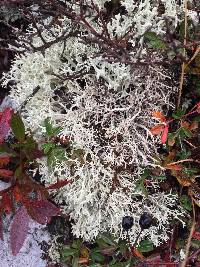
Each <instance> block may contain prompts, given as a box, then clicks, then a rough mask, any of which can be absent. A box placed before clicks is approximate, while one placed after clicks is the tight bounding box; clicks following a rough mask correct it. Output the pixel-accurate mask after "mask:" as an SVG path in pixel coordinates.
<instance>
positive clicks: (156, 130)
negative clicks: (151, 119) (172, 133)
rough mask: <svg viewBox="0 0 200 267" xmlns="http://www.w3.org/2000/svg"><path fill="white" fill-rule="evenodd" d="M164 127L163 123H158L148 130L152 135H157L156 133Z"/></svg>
mask: <svg viewBox="0 0 200 267" xmlns="http://www.w3.org/2000/svg"><path fill="white" fill-rule="evenodd" d="M164 127H165V126H164V125H162V124H158V125H156V126H154V127H152V128H151V130H150V131H151V133H152V134H153V135H158V134H160V133H162V131H163V130H164Z"/></svg>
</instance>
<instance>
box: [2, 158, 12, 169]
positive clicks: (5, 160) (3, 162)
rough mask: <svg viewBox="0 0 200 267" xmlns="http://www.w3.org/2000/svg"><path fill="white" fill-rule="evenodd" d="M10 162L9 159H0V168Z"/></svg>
mask: <svg viewBox="0 0 200 267" xmlns="http://www.w3.org/2000/svg"><path fill="white" fill-rule="evenodd" d="M9 161H10V158H9V157H0V168H2V167H4V166H6V165H7V164H8V163H9Z"/></svg>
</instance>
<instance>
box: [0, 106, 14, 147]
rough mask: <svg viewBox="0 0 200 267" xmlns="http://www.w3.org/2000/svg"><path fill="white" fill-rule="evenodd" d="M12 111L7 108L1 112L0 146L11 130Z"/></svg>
mask: <svg viewBox="0 0 200 267" xmlns="http://www.w3.org/2000/svg"><path fill="white" fill-rule="evenodd" d="M11 111H12V110H11V109H10V108H6V109H4V111H3V112H0V144H2V143H3V141H4V139H5V137H6V136H7V134H8V132H9V130H10V119H11Z"/></svg>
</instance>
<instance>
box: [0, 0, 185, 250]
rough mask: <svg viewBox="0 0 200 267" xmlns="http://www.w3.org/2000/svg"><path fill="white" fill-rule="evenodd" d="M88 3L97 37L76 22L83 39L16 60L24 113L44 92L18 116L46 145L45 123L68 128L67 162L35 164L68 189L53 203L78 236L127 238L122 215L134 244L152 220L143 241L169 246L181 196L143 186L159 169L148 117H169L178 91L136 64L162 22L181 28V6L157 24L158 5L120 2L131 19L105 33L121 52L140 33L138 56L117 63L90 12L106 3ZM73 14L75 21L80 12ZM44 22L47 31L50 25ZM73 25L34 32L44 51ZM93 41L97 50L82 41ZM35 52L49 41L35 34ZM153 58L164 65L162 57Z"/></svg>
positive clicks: (171, 7) (17, 96) (170, 5)
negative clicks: (150, 171)
mask: <svg viewBox="0 0 200 267" xmlns="http://www.w3.org/2000/svg"><path fill="white" fill-rule="evenodd" d="M62 2H65V1H62ZM85 2H86V5H88V16H87V23H86V24H88V23H89V24H90V25H92V28H93V29H94V30H95V32H93V31H91V32H90V30H89V29H87V31H86V29H85V28H84V25H83V23H82V24H81V23H80V25H79V34H78V35H77V36H71V37H68V38H67V39H66V40H65V42H63V41H60V42H58V43H55V44H52V45H51V46H50V47H48V48H46V50H45V52H43V53H42V52H40V51H34V49H33V47H31V46H28V48H29V49H27V51H26V52H25V53H24V54H23V55H22V54H19V55H18V56H16V58H15V60H14V62H13V64H12V67H11V70H10V71H9V72H8V73H6V74H5V75H4V81H3V84H4V85H6V84H7V83H8V82H10V81H14V82H15V84H14V85H13V86H12V91H11V97H12V98H13V99H14V100H15V101H16V103H17V104H18V106H19V108H20V105H22V104H23V103H24V101H26V100H27V98H28V97H29V96H30V95H31V94H32V93H33V91H34V89H35V88H36V87H37V86H39V90H38V91H37V92H36V93H35V94H34V95H33V96H32V97H31V98H30V99H29V100H28V101H27V104H26V106H25V107H23V110H22V111H21V112H22V116H23V119H24V122H25V124H26V126H27V128H30V129H31V130H32V131H33V133H34V136H35V138H36V139H37V140H39V141H40V142H42V141H43V140H44V134H45V127H44V120H45V119H46V118H49V119H50V121H51V122H52V123H53V124H54V125H56V126H61V127H62V132H61V134H60V135H61V136H63V137H65V138H66V137H67V138H68V139H69V140H70V142H71V152H70V155H69V154H68V155H67V156H68V159H67V160H64V161H63V162H57V164H56V165H55V166H51V167H49V166H48V165H47V160H46V158H43V159H40V160H38V163H39V170H40V173H41V174H42V179H43V180H44V181H45V183H46V185H49V184H52V183H55V182H56V181H57V179H58V178H59V179H60V180H65V179H71V180H72V183H70V184H68V185H66V186H65V187H63V188H62V189H60V190H59V192H57V194H56V198H55V200H56V202H57V203H58V204H60V206H61V207H62V209H63V211H64V212H65V213H67V214H70V217H71V218H72V219H73V221H74V224H73V233H74V234H75V235H76V236H77V237H79V236H81V237H83V238H84V239H85V240H92V239H94V238H95V237H96V236H97V235H98V234H99V233H101V232H105V231H110V232H111V233H113V234H115V236H116V237H124V238H125V236H126V234H125V233H124V232H123V231H122V227H121V221H122V218H123V216H125V215H131V216H132V217H133V219H134V226H133V228H132V230H131V232H130V238H131V242H133V243H134V240H135V238H136V236H137V234H138V233H139V231H140V226H139V218H140V216H141V214H143V213H144V212H148V213H149V214H151V215H152V216H153V218H155V221H156V224H155V225H154V226H152V227H150V229H148V230H145V231H143V233H142V235H141V239H142V238H144V237H147V238H149V239H150V240H152V241H153V242H154V244H155V245H159V244H160V243H161V242H162V241H164V240H167V239H168V234H169V231H170V226H169V224H170V221H171V220H172V219H173V218H176V219H179V220H180V219H181V215H182V211H181V210H180V208H179V207H177V208H176V209H174V208H173V207H174V205H175V204H176V196H175V195H173V194H172V193H169V194H166V193H160V192H159V185H158V184H157V182H155V181H153V180H152V181H151V183H150V184H149V185H148V186H147V191H148V189H149V193H148V194H145V192H144V191H142V190H140V187H138V184H139V182H140V181H141V174H142V172H143V170H144V169H145V168H148V167H151V166H155V165H156V162H155V159H154V157H155V155H156V145H155V141H156V140H154V139H153V137H152V135H151V133H150V131H149V129H150V128H151V126H152V125H153V120H152V115H151V114H152V111H154V110H161V109H162V108H163V107H164V106H165V109H166V108H168V107H169V105H170V103H171V101H170V95H172V94H173V93H174V92H175V90H176V88H175V86H174V85H173V84H174V83H173V82H172V80H173V77H172V74H171V73H169V72H168V71H167V70H164V69H163V67H158V66H154V67H153V66H150V65H140V64H138V65H137V64H135V63H136V62H137V59H138V58H140V59H144V61H145V60H146V59H148V57H149V54H148V53H147V49H146V47H145V45H144V38H143V35H144V33H145V32H146V31H148V30H150V31H153V32H155V33H157V34H164V32H165V24H164V19H165V18H168V19H169V20H170V23H171V27H172V28H173V27H174V28H175V27H176V25H177V23H178V21H179V14H181V12H182V8H183V7H182V5H180V4H179V5H178V4H176V1H175V0H163V1H162V2H163V4H164V5H165V11H164V14H163V15H160V14H159V13H158V8H157V7H158V3H157V2H158V1H155V3H154V4H152V3H151V2H154V1H150V0H144V1H142V0H141V1H133V0H124V1H121V4H122V5H123V6H124V8H125V10H126V12H124V15H121V14H120V13H119V14H117V15H116V16H115V17H113V18H112V20H111V21H110V22H109V23H108V24H107V26H106V27H107V33H106V34H108V35H109V38H111V40H116V41H117V42H118V43H119V41H120V40H121V43H122V41H123V37H124V36H125V35H126V33H127V32H130V33H131V32H134V34H130V36H129V43H130V44H131V45H132V50H131V52H130V53H129V51H127V54H126V55H123V54H122V56H121V58H120V60H119V58H118V60H116V61H115V60H114V57H113V58H112V60H111V61H110V60H109V58H107V57H106V55H104V54H103V53H102V49H104V46H105V45H106V44H104V43H100V44H99V43H98V42H95V40H94V34H96V33H97V34H98V33H101V31H102V27H103V26H104V25H102V24H101V23H102V22H101V21H100V20H99V21H95V19H94V18H95V15H96V14H95V9H94V10H92V7H91V8H90V5H92V6H93V5H94V6H95V7H96V9H97V10H100V9H103V8H104V3H105V2H106V1H99V0H95V1H90V0H88V1H85ZM66 5H67V3H66ZM70 5H71V3H70ZM72 8H73V10H74V12H77V14H78V12H79V7H78V5H76V4H74V5H73V6H72ZM91 10H92V11H91ZM97 20H98V19H97ZM44 23H45V24H46V25H48V23H49V20H46V21H45V22H44ZM72 26H74V25H73V21H71V20H70V19H69V18H66V17H62V18H60V19H59V23H57V24H56V25H54V26H53V27H52V29H51V31H48V30H47V29H44V28H43V26H42V24H41V25H39V24H38V28H40V29H41V30H42V34H43V38H44V39H45V40H46V41H48V42H50V41H53V40H55V38H56V37H58V36H61V35H62V34H63V32H65V34H66V35H67V33H68V32H69V33H70V30H71V28H72ZM130 29H132V30H130ZM34 32H36V29H35V28H33V27H31V26H30V28H29V31H28V32H27V36H25V37H22V38H21V40H20V42H19V44H20V46H21V49H23V48H24V47H26V48H27V40H30V38H29V36H30V35H31V34H32V33H34ZM87 38H88V39H90V40H94V42H93V43H92V42H91V43H90V42H86V40H87ZM120 38H121V39H120ZM32 44H33V45H34V47H39V46H41V45H42V44H43V42H42V40H41V38H40V37H39V36H37V35H34V36H33V37H32ZM134 47H135V49H134ZM64 48H65V49H64ZM116 49H117V48H116ZM19 50H20V48H19ZM138 51H140V53H138ZM111 52H112V51H109V50H108V53H111ZM127 56H128V60H127ZM151 56H153V57H154V58H158V59H162V55H159V53H158V52H156V53H154V54H153V55H151ZM63 59H64V60H63ZM130 62H131V63H130ZM132 63H133V64H132ZM80 73H82V75H77V74H80ZM60 78H61V79H60ZM62 78H63V80H62ZM63 201H64V204H63Z"/></svg>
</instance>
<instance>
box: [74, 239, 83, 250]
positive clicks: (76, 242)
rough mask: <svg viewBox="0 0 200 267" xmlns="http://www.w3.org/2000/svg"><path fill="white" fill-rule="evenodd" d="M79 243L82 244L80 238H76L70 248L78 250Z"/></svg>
mask: <svg viewBox="0 0 200 267" xmlns="http://www.w3.org/2000/svg"><path fill="white" fill-rule="evenodd" d="M81 244H82V242H81V240H79V239H76V240H74V241H73V243H72V248H75V249H76V250H79V249H80V248H81Z"/></svg>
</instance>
